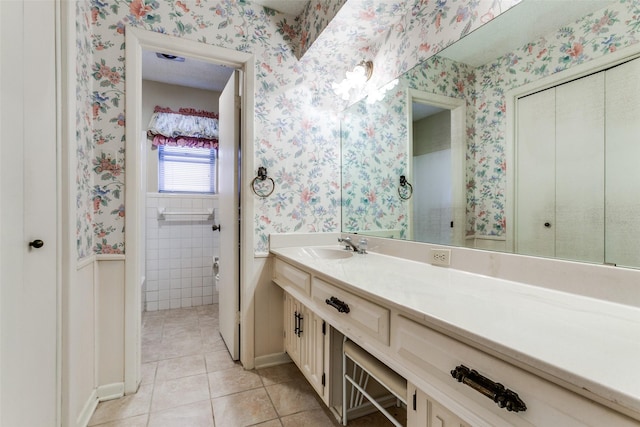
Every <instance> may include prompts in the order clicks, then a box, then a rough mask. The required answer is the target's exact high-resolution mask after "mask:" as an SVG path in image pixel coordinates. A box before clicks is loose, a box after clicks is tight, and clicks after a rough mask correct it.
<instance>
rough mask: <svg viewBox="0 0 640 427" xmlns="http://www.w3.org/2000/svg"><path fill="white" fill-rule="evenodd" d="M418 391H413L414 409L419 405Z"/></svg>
mask: <svg viewBox="0 0 640 427" xmlns="http://www.w3.org/2000/svg"><path fill="white" fill-rule="evenodd" d="M417 394H418V392H417V391H414V392H413V410H414V411H415V410H416V408H417V406H418V395H417Z"/></svg>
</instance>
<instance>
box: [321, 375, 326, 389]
mask: <svg viewBox="0 0 640 427" xmlns="http://www.w3.org/2000/svg"><path fill="white" fill-rule="evenodd" d="M325 378H326V377H325V374H324V372H323V373H322V386H323V387H324V386H325Z"/></svg>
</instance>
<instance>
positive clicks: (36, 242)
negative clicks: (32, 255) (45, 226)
mask: <svg viewBox="0 0 640 427" xmlns="http://www.w3.org/2000/svg"><path fill="white" fill-rule="evenodd" d="M29 246H30V247H32V248H36V249H39V248H41V247H43V246H44V242H43V241H42V240H40V239H37V240H34V241H33V242H29Z"/></svg>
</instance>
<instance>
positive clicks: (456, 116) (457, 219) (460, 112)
mask: <svg viewBox="0 0 640 427" xmlns="http://www.w3.org/2000/svg"><path fill="white" fill-rule="evenodd" d="M414 102H418V103H421V104H428V105H432V106H435V107H439V108H442V109H443V110H449V111H451V118H450V125H451V138H450V139H451V144H450V145H451V215H452V217H453V218H452V220H453V224H454V227H453V231H452V232H451V244H453V245H456V246H464V236H465V229H466V221H465V218H466V208H467V199H466V192H465V166H464V165H465V161H466V160H465V156H466V149H467V142H466V141H467V140H466V129H465V123H466V119H467V104H466V102H465V101H464V99H459V98H452V97H449V96H444V95H437V94H435V93H430V92H424V91H421V90H417V89H411V88H409V90H407V110H408V114H407V145H408V147H407V153H408V158H407V175H408V176H410V177H411V182H413V103H414ZM407 214H408V215H410V217H411V221H410V225H409V230H410V232H411V233H413V198H411V200H410V205H409V211H408V212H407ZM456 224H457V225H456Z"/></svg>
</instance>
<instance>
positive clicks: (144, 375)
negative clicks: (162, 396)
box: [140, 362, 158, 385]
mask: <svg viewBox="0 0 640 427" xmlns="http://www.w3.org/2000/svg"><path fill="white" fill-rule="evenodd" d="M157 368H158V362H147V363H143V364H142V365H141V366H140V371H141V372H140V374H141V379H140V384H141V385H142V384H153V383H154V382H155V380H156V369H157Z"/></svg>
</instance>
